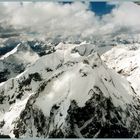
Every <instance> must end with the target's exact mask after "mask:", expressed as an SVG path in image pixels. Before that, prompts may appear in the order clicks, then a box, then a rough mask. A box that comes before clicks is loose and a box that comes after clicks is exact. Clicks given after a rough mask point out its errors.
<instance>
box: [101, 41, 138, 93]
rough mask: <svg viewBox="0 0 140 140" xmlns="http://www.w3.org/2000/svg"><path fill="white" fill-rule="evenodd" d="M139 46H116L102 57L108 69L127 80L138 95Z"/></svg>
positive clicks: (135, 44) (136, 44)
mask: <svg viewBox="0 0 140 140" xmlns="http://www.w3.org/2000/svg"><path fill="white" fill-rule="evenodd" d="M139 54H140V44H139V43H134V44H129V45H118V46H115V47H114V48H112V49H111V50H109V51H108V52H106V53H105V54H103V55H102V59H103V60H104V61H105V62H106V64H107V65H108V67H110V68H112V69H115V70H116V71H117V72H118V73H119V74H121V75H123V76H124V77H126V78H127V80H128V81H129V82H130V83H131V85H132V86H133V88H134V90H135V92H136V93H137V94H139V95H140V57H139Z"/></svg>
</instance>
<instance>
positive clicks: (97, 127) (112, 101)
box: [0, 43, 140, 138]
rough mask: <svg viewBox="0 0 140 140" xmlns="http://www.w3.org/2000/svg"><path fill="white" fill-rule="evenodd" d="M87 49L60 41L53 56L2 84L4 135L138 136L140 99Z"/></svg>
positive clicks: (0, 100) (0, 130) (0, 127)
mask: <svg viewBox="0 0 140 140" xmlns="http://www.w3.org/2000/svg"><path fill="white" fill-rule="evenodd" d="M85 46H86V44H84V45H70V44H62V43H61V44H59V45H58V46H57V47H56V51H55V52H54V53H51V54H48V55H45V56H42V57H41V58H40V59H38V60H37V61H36V62H35V63H34V64H33V65H32V66H31V67H30V68H28V69H27V70H26V71H25V72H23V73H22V74H20V75H18V76H17V77H16V78H13V79H10V80H8V81H7V82H5V83H3V84H1V85H0V104H1V105H0V133H1V134H4V135H10V137H16V138H22V137H42V138H79V137H81V138H82V137H84V138H93V137H95V138H110V137H113V138H117V137H118V138H119V137H123V138H125V137H127V138H131V137H140V134H139V130H140V117H139V116H140V99H139V96H138V95H137V94H135V92H134V91H133V89H132V88H131V86H130V85H129V83H128V82H127V81H126V80H125V79H124V78H121V77H120V76H119V75H118V74H117V73H115V72H114V71H112V70H110V69H108V68H107V67H106V65H105V64H104V62H102V60H101V59H100V56H99V55H98V53H97V52H96V51H95V49H96V48H95V49H94V47H85ZM91 48H92V49H91ZM83 49H84V51H83Z"/></svg>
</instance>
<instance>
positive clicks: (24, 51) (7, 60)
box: [0, 43, 39, 82]
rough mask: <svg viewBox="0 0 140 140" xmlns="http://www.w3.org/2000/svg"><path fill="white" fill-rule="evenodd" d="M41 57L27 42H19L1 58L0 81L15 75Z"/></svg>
mask: <svg viewBox="0 0 140 140" xmlns="http://www.w3.org/2000/svg"><path fill="white" fill-rule="evenodd" d="M38 58H39V56H38V54H37V53H35V52H34V51H33V50H32V49H31V48H30V46H28V45H27V44H26V43H19V44H18V45H17V46H16V47H15V48H14V49H13V50H11V51H10V52H8V53H6V54H5V55H3V56H2V57H1V58H0V82H4V81H6V80H7V79H9V78H11V77H15V76H16V75H18V74H20V73H21V72H23V71H24V70H25V68H26V67H27V66H29V65H30V64H32V63H34V62H35V61H36V60H37V59H38Z"/></svg>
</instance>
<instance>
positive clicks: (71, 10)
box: [0, 2, 140, 37]
mask: <svg viewBox="0 0 140 140" xmlns="http://www.w3.org/2000/svg"><path fill="white" fill-rule="evenodd" d="M108 4H113V5H114V4H115V5H116V8H114V9H113V10H112V12H111V13H110V14H107V15H104V16H103V17H102V18H99V17H98V16H96V15H95V13H94V12H92V11H90V10H88V6H89V5H88V4H84V3H80V2H75V3H72V4H60V3H56V2H36V3H33V2H23V3H19V2H4V3H3V5H1V6H0V21H3V20H8V23H9V24H11V25H13V26H14V27H15V28H23V27H24V28H30V29H31V30H33V31H37V32H41V33H45V34H46V35H48V36H50V37H52V36H58V35H62V36H64V37H67V36H74V35H79V36H82V37H91V36H93V35H94V36H95V35H98V34H100V35H104V34H111V33H113V32H118V31H120V32H122V31H124V30H122V29H126V30H127V31H132V30H133V31H138V30H139V31H140V6H138V5H136V4H135V3H133V2H120V3H118V2H117V3H111V2H109V3H108Z"/></svg>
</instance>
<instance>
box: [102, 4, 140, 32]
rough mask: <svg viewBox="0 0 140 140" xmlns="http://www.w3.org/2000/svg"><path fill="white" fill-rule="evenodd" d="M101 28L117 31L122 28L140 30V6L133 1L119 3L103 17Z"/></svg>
mask: <svg viewBox="0 0 140 140" xmlns="http://www.w3.org/2000/svg"><path fill="white" fill-rule="evenodd" d="M102 22H104V26H103V27H102V28H101V30H106V31H108V32H115V31H118V30H121V29H127V30H128V31H140V6H139V5H136V4H135V3H133V2H121V3H119V4H118V3H117V7H116V8H115V9H113V10H112V12H111V13H110V14H108V15H105V16H104V17H103V20H102Z"/></svg>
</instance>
